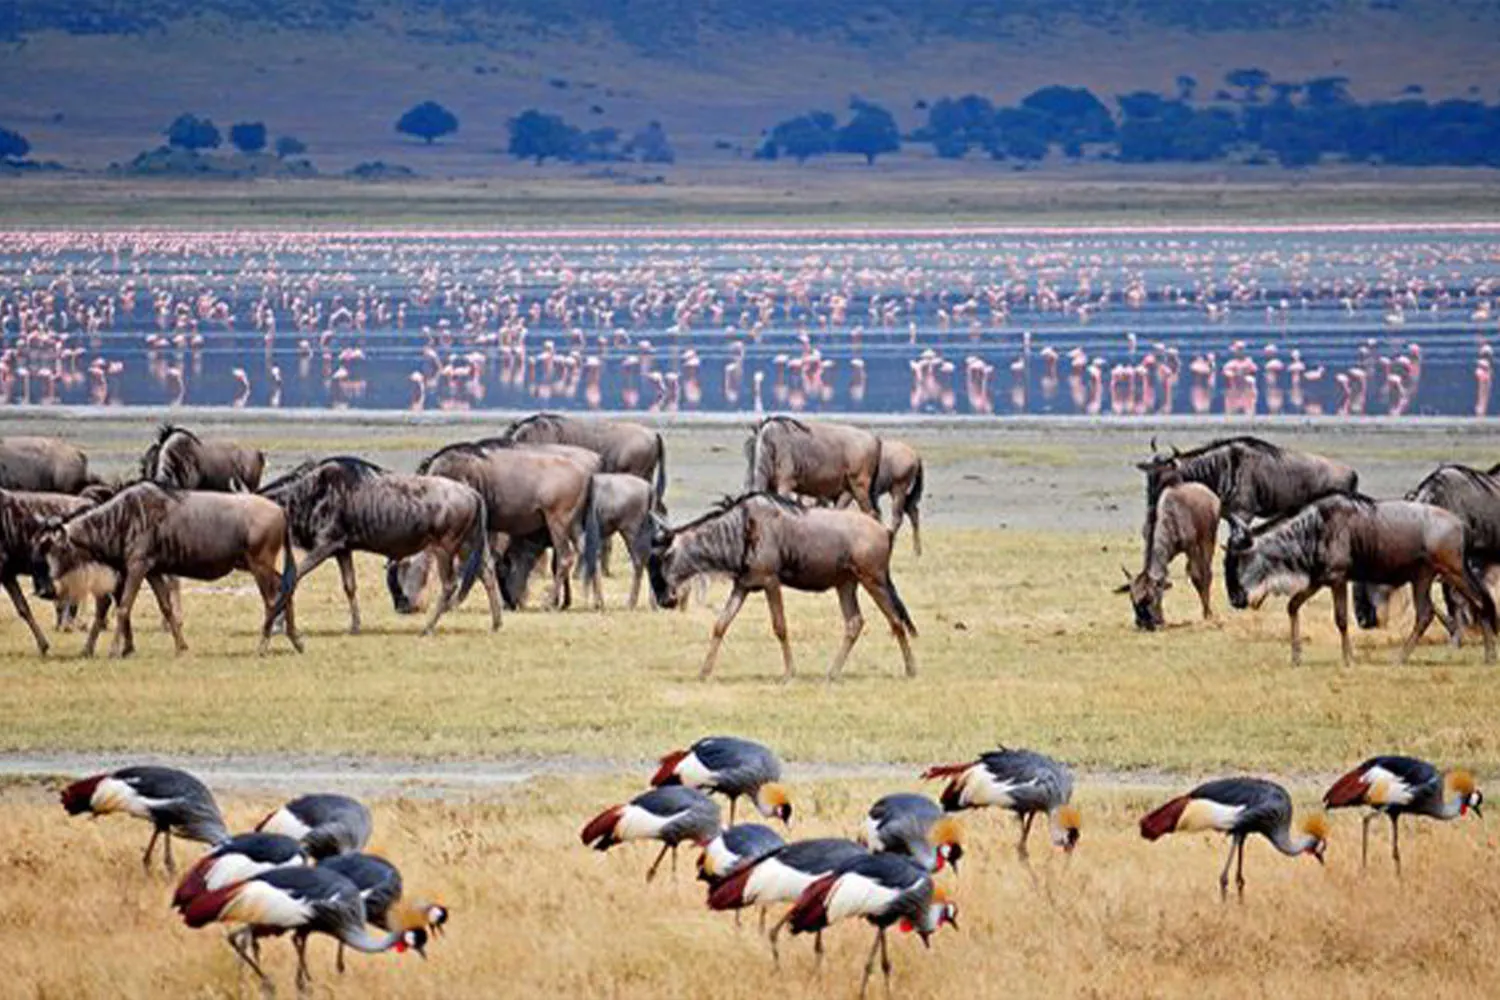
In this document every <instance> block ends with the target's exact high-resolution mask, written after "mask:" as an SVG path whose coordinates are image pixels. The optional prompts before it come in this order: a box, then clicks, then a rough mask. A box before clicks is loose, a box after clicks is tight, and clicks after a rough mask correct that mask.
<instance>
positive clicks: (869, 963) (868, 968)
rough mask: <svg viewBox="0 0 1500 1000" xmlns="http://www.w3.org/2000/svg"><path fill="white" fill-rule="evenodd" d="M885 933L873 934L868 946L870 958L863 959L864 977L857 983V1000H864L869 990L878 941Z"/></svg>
mask: <svg viewBox="0 0 1500 1000" xmlns="http://www.w3.org/2000/svg"><path fill="white" fill-rule="evenodd" d="M884 934H885V931H883V930H879V931H876V932H875V941H874V942H873V943H872V944H871V945H870V957H869V958H867V959H865V975H864V978H863V979H861V980H860V981H859V1000H865V994H866V993H867V992H869V989H870V975H871V974H872V973H873V972H874V971H875V956H876V954H878V953H879V951H880V939H881V937H882V935H884Z"/></svg>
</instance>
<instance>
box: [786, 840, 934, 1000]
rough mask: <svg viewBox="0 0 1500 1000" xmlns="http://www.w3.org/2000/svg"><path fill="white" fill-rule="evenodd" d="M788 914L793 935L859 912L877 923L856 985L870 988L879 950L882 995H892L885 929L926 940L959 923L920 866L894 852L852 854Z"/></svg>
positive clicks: (815, 930)
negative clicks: (862, 976) (915, 934)
mask: <svg viewBox="0 0 1500 1000" xmlns="http://www.w3.org/2000/svg"><path fill="white" fill-rule="evenodd" d="M788 916H789V919H790V921H791V925H792V933H793V934H807V933H822V931H823V929H824V928H826V927H828V926H829V925H830V924H834V923H837V922H838V921H840V920H848V919H850V918H857V917H863V918H864V919H865V920H867V921H869V922H870V923H871V924H873V925H874V926H875V941H874V943H873V944H872V945H871V946H870V957H869V958H867V959H866V960H865V974H864V978H863V979H861V980H860V984H859V995H860V997H861V998H863V997H864V996H865V993H866V991H867V990H868V989H869V987H870V975H871V974H872V973H873V972H874V970H875V956H876V955H877V953H878V954H879V956H880V971H881V972H882V973H883V974H884V976H885V989H886V994H887V995H889V994H890V990H891V957H890V953H889V952H888V950H887V946H886V931H887V930H889V929H890V928H891V927H892V926H893V925H899V926H900V927H901V929H902V930H905V931H916V932H917V933H918V934H920V935H921V937H922V943H923V944H924V945H927V944H928V938H929V937H931V936H932V935H933V934H934V933H936V932H937V931H938V930H939V929H940V928H941V927H942V926H943V925H944V924H950V925H952V926H953V927H954V928H955V929H956V928H957V927H958V905H957V904H956V903H953V902H950V901H949V900H948V898H947V895H946V894H945V893H944V892H943V891H942V890H941V888H939V887H938V886H935V885H934V884H933V881H932V876H931V875H930V874H929V873H928V872H927V871H925V870H924V869H923V868H922V867H921V866H919V865H916V864H913V863H912V862H911V861H909V860H908V859H906V858H903V857H901V856H899V855H895V854H869V855H866V856H864V857H862V858H854V859H852V860H851V861H849V862H848V863H846V864H844V865H842V866H840V867H839V868H838V869H837V870H835V871H834V872H832V873H830V874H828V875H825V876H823V877H822V878H820V879H818V880H817V881H816V882H814V883H813V884H812V885H811V886H809V887H808V889H807V891H806V892H804V893H803V894H802V897H801V898H800V899H798V900H797V905H796V906H794V907H792V912H791V913H790V914H789V915H788Z"/></svg>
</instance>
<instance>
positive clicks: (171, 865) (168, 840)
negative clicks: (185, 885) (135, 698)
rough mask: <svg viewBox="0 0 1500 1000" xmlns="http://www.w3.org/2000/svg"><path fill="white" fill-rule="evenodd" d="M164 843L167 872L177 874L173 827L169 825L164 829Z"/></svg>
mask: <svg viewBox="0 0 1500 1000" xmlns="http://www.w3.org/2000/svg"><path fill="white" fill-rule="evenodd" d="M161 836H162V843H163V844H165V845H166V855H167V874H168V875H176V874H177V862H175V861H173V860H172V828H171V827H168V828H167V829H165V830H163V831H162V835H161Z"/></svg>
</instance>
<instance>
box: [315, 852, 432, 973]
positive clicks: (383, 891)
mask: <svg viewBox="0 0 1500 1000" xmlns="http://www.w3.org/2000/svg"><path fill="white" fill-rule="evenodd" d="M318 867H319V868H323V869H326V870H327V871H332V872H337V873H338V874H340V875H342V876H344V877H345V878H346V879H348V880H349V881H351V882H353V883H354V885H355V886H356V887H357V888H358V889H359V894H360V896H361V898H363V900H364V903H365V919H366V920H368V921H369V922H370V923H372V924H374V925H375V926H376V927H379V928H380V929H381V930H383V931H395V930H416V929H417V928H421V929H423V930H425V931H427V932H428V933H429V934H432V935H434V936H441V935H442V933H443V925H444V924H446V923H447V922H448V908H447V907H446V906H444V905H442V904H441V903H433V902H427V901H425V900H423V901H417V900H407V899H405V898H403V895H402V893H403V892H404V889H405V887H404V886H403V885H402V881H401V871H400V870H399V869H398V868H397V867H396V866H395V865H393V864H391V863H390V862H389V861H387V860H386V859H385V858H381V857H377V856H375V855H373V854H335V855H333V856H331V857H327V858H324V859H323V860H322V861H319V862H318ZM337 968H338V971H339V973H340V974H342V973H343V971H344V943H343V942H342V941H340V942H339V952H338V963H337Z"/></svg>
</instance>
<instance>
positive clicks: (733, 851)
mask: <svg viewBox="0 0 1500 1000" xmlns="http://www.w3.org/2000/svg"><path fill="white" fill-rule="evenodd" d="M785 846H786V841H784V840H782V839H781V834H779V833H777V832H776V831H775V830H773V829H771V828H770V827H769V826H763V825H761V824H760V823H741V824H739V825H738V826H731V827H729V828H728V829H727V830H724V831H722V832H721V833H720V834H719V835H718V836H717V837H715V838H714V839H713V840H710V841H709V842H708V846H706V847H704V848H703V853H702V854H700V855H698V880H699V881H700V882H707V883H708V891H709V892H710V893H712V892H713V891H714V889H716V888H718V887H719V886H720V885H722V884H723V883H724V880H725V879H727V878H729V877H730V876H732V875H733V874H734V873H735V872H737V871H739V870H740V869H742V868H745V867H747V866H748V865H753V864H755V862H757V861H759V860H760V859H761V858H763V857H765V856H766V855H767V854H770V853H771V852H772V851H779V850H781V848H783V847H785ZM734 924H735V926H736V927H738V926H739V924H740V911H739V910H735V911H734ZM760 925H761V926H760V929H761V930H762V931H764V930H765V929H766V911H765V910H764V909H762V910H761V911H760Z"/></svg>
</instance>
